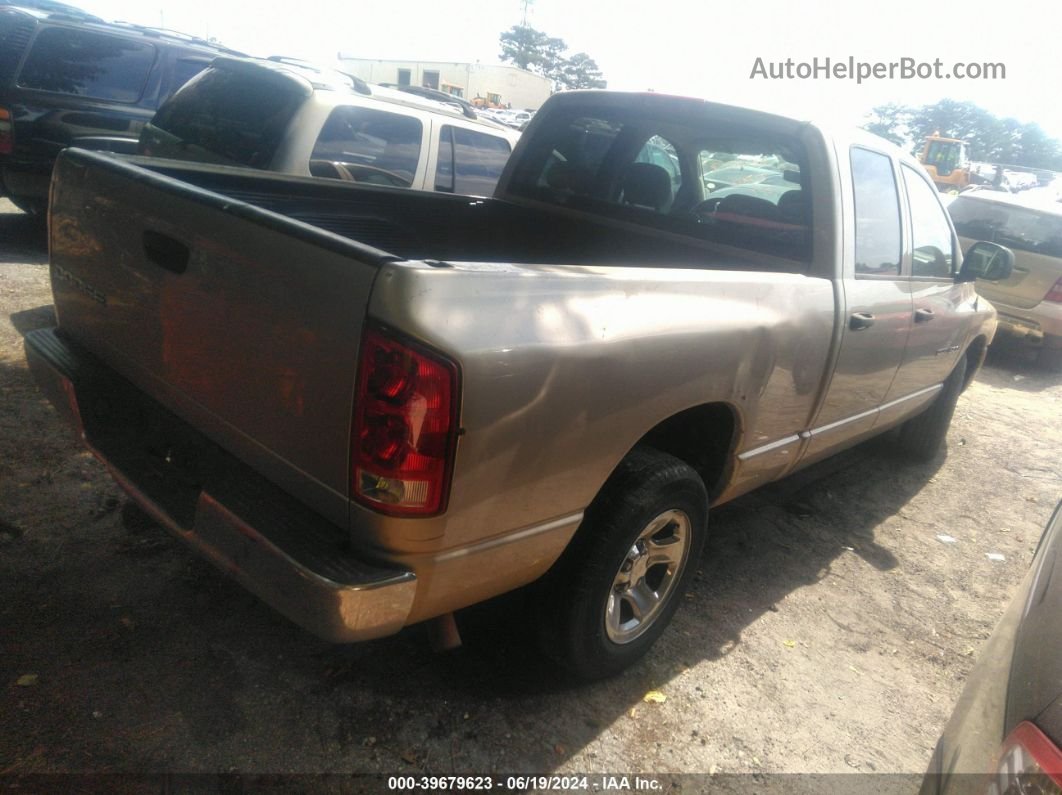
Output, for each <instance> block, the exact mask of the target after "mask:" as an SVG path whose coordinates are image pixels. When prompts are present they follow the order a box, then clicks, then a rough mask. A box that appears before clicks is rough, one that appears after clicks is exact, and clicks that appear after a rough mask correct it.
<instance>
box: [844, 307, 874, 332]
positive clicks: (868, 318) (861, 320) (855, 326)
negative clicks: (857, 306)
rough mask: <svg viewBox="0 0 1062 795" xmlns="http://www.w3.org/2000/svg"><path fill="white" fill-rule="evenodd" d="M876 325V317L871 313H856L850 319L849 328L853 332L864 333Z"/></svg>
mask: <svg viewBox="0 0 1062 795" xmlns="http://www.w3.org/2000/svg"><path fill="white" fill-rule="evenodd" d="M873 325H874V316H873V315H872V314H870V313H869V312H856V313H855V314H853V315H852V316H851V317H850V318H848V328H850V329H852V331H862V330H863V329H865V328H870V327H871V326H873Z"/></svg>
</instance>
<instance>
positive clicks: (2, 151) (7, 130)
mask: <svg viewBox="0 0 1062 795" xmlns="http://www.w3.org/2000/svg"><path fill="white" fill-rule="evenodd" d="M13 151H15V126H14V122H13V121H12V120H11V111H9V110H8V109H7V108H0V155H9V154H11V153H12V152H13Z"/></svg>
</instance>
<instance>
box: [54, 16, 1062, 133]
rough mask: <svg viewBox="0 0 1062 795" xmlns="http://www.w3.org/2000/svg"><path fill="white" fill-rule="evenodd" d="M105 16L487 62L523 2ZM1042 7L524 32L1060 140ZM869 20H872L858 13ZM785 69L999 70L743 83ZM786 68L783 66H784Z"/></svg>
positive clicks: (556, 21)
mask: <svg viewBox="0 0 1062 795" xmlns="http://www.w3.org/2000/svg"><path fill="white" fill-rule="evenodd" d="M69 2H73V3H74V4H76V5H80V6H82V7H83V8H85V9H86V10H88V11H91V12H93V13H95V14H98V15H99V16H102V17H104V18H107V19H122V20H125V21H129V22H135V23H139V24H146V25H155V26H159V25H162V26H164V27H168V28H172V29H175V30H180V31H183V32H186V33H191V34H193V35H198V36H202V37H209V36H213V37H216V38H217V39H218V40H220V41H221V42H222V43H224V44H226V45H228V46H229V47H233V48H235V49H239V50H242V51H244V52H247V53H249V54H252V55H273V54H283V55H288V56H292V57H300V58H308V59H311V60H316V61H320V62H324V63H326V64H334V63H335V58H336V55H337V54H338V53H339V52H342V53H344V54H349V55H352V56H356V57H362V58H379V59H407V60H434V61H460V62H465V61H470V62H477V61H479V62H482V63H497V62H498V53H499V50H500V48H499V46H498V36H499V35H500V34H501V33H502V32H503V31H505V30H508V29H509V28H510V27H512V26H513V25H517V24H521V23H522V21H523V18H524V3H523V1H522V0H431V1H430V2H429V0H368V1H366V0H302V2H298V3H276V4H273V3H263V2H247V1H246V0H209V1H208V0H69ZM1050 7H1051V6H1050V5H1049V4H1047V3H1044V2H1042V1H1038V2H1032V1H1031V0H1007V2H1005V3H1001V2H999V0H965V1H964V2H962V3H954V2H945V1H944V0H922V2H911V0H892V1H891V2H889V3H881V4H874V5H863V4H860V3H857V2H852V0H845V1H843V2H842V1H841V0H826V2H821V3H815V4H811V3H795V2H792V0H746V2H743V3H740V2H739V3H726V4H722V3H719V4H716V3H712V2H710V0H682V1H681V2H680V1H678V0H663V2H658V3H648V2H645V1H644V0H640V1H639V2H634V0H531V2H530V3H529V5H528V7H527V24H528V25H530V26H531V27H533V28H536V29H538V30H541V31H543V32H545V33H547V34H548V35H550V36H554V37H558V38H561V39H563V40H564V41H565V42H566V44H567V45H568V48H569V51H570V52H572V53H574V52H579V51H582V52H586V53H587V54H589V55H590V56H591V57H592V58H593V59H594V60H595V61H597V63H598V65H599V66H600V68H601V70H602V72H603V73H604V76H605V78H606V79H607V80H608V87H609V88H615V89H622V90H646V89H652V90H654V91H661V92H667V93H674V94H684V95H689V96H697V97H703V98H705V99H710V100H713V101H718V102H724V103H729V104H736V105H744V106H748V107H754V108H759V109H762V110H768V111H773V112H776V113H781V114H783V115H787V116H794V117H797V118H802V119H814V120H819V121H823V122H825V123H827V124H835V125H858V124H861V123H863V122H864V121H865V120H866V115H867V113H868V112H869V110H870V109H871V108H872V107H874V106H876V105H881V104H884V103H887V102H898V103H903V104H909V105H922V104H928V103H932V102H936V101H937V100H939V99H942V98H945V97H950V98H952V99H956V100H969V101H972V102H975V103H976V104H978V105H980V106H981V107H984V108H986V109H987V110H989V111H991V112H992V113H994V114H996V115H997V116H1004V117H1007V116H1011V117H1014V118H1017V119H1018V120H1019V121H1021V122H1035V123H1038V124H1040V126H1041V127H1043V128H1044V130H1045V131H1047V133H1048V134H1049V135H1051V136H1053V137H1056V138H1060V139H1062V102H1060V101H1059V99H1058V92H1059V87H1060V86H1062V55H1060V52H1059V51H1060V49H1062V48H1060V46H1059V37H1058V36H1057V35H1056V33H1055V32H1052V31H1055V30H1056V29H1057V24H1056V23H1055V21H1054V19H1053V18H1052V13H1051V11H1050V10H1048V9H1050ZM870 9H877V11H876V13H868V11H869V10H870ZM758 58H759V59H762V62H763V65H764V67H765V68H769V65H770V64H772V63H779V62H784V61H786V60H787V59H793V62H794V64H796V63H800V62H811V61H812V59H814V58H818V60H819V63H820V64H825V59H826V58H830V59H832V61H833V62H834V63H836V62H838V61H841V62H845V63H847V61H848V59H849V58H853V59H855V61H858V62H866V63H868V64H870V63H874V62H884V63H888V62H899V61H900V60H901V59H903V58H908V59H912V61H913V62H914V63H932V62H933V61H934V60H935V59H940V61H941V63H942V72H950V71H952V66H953V64H955V63H963V64H967V63H976V64H981V63H992V64H1003V66H1004V68H1005V73H1006V77H1005V79H994V80H989V79H978V80H973V79H965V80H959V79H956V78H954V77H953V78H951V79H945V78H943V77H936V76H934V77H930V78H929V79H918V78H915V79H907V80H904V79H899V77H896V78H895V79H891V80H890V79H878V80H874V79H871V80H867V81H864V82H862V83H857V81H855V80H848V79H837V78H836V77H834V78H831V79H823V78H820V79H804V80H802V79H797V78H793V79H764V78H762V77H753V76H752V74H753V71H754V67H755V66H756V64H757V59H758ZM794 68H796V67H795V66H794Z"/></svg>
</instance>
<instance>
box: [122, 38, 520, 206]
mask: <svg viewBox="0 0 1062 795" xmlns="http://www.w3.org/2000/svg"><path fill="white" fill-rule="evenodd" d="M518 138H519V134H518V133H516V132H515V131H513V130H510V129H508V128H506V127H504V126H502V125H500V124H494V123H492V122H486V121H481V120H479V119H477V118H476V117H475V114H474V113H473V112H472V111H471V109H469V110H467V111H466V110H464V109H463V108H461V107H460V105H455V104H453V103H449V102H447V103H443V102H438V101H435V100H433V99H428V98H425V97H422V96H417V95H415V94H411V93H407V92H404V91H401V90H395V89H392V88H385V87H382V86H370V85H368V84H366V83H364V82H362V81H361V80H358V79H356V78H352V77H350V76H348V75H343V74H340V73H338V72H335V73H332V72H325V71H321V70H317V69H313V68H309V67H307V66H306V65H304V64H295V63H291V62H287V61H283V60H280V61H274V60H266V61H261V60H251V59H244V58H218V59H216V60H215V61H214V62H213V63H212V64H211V66H210V68H209V69H207V70H205V71H204V72H203V73H202V74H200V75H199V76H198V77H197V78H196V79H194V80H192V81H191V82H190V83H188V84H187V85H186V86H185V87H184V88H182V89H181V90H180V91H178V92H177V93H176V94H175V95H174V96H173V97H172V98H171V99H170V100H169V101H168V102H166V103H165V104H164V105H163V106H162V107H161V108H159V111H158V113H157V114H155V117H154V119H152V121H151V123H150V124H148V125H147V126H146V127H145V128H144V131H143V132H142V133H141V136H140V145H139V149H138V151H139V153H140V154H143V155H149V156H154V157H166V158H173V159H180V160H198V161H204V162H210V163H219V164H228V165H237V166H250V167H252V168H261V169H267V170H270V171H280V172H283V173H286V174H296V175H302V176H308V177H310V176H312V177H322V178H328V179H339V180H344V181H350V182H359V183H366V184H371V185H382V186H387V187H396V188H414V189H419V190H434V191H443V192H447V193H461V194H469V195H477V196H489V195H490V194H491V193H492V192H493V191H494V185H495V183H496V182H497V181H498V177H499V176H500V174H501V171H502V168H503V167H504V165H505V162H506V161H507V160H508V159H509V154H510V153H511V152H512V147H513V144H515V142H516V141H517V139H518Z"/></svg>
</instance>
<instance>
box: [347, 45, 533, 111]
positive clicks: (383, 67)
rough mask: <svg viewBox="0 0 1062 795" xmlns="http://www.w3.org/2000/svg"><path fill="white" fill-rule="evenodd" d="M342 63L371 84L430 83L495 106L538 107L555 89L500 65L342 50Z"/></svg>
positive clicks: (438, 87)
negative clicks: (379, 57) (365, 54)
mask: <svg viewBox="0 0 1062 795" xmlns="http://www.w3.org/2000/svg"><path fill="white" fill-rule="evenodd" d="M339 62H340V63H341V64H342V69H343V71H345V72H349V73H350V74H352V75H356V76H357V77H360V78H361V79H362V80H365V81H366V82H369V83H394V84H396V85H400V86H427V87H428V88H434V89H437V90H439V91H445V92H446V93H448V94H453V95H454V96H457V97H462V98H463V99H466V100H468V101H469V102H475V104H481V103H482V104H486V105H490V106H493V107H512V108H517V109H520V110H525V109H526V110H538V108H539V106H540V105H541V104H542V103H543V102H545V101H546V98H547V97H549V95H550V92H551V89H552V83H551V81H550V80H549V78H546V77H543V76H542V75H536V74H534V73H532V72H528V71H527V70H526V69H520V68H518V67H515V66H502V65H500V64H480V63H449V62H445V61H382V60H380V61H378V60H371V59H368V58H354V57H353V56H349V55H344V54H343V53H340V54H339ZM476 100H480V101H481V102H476Z"/></svg>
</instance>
